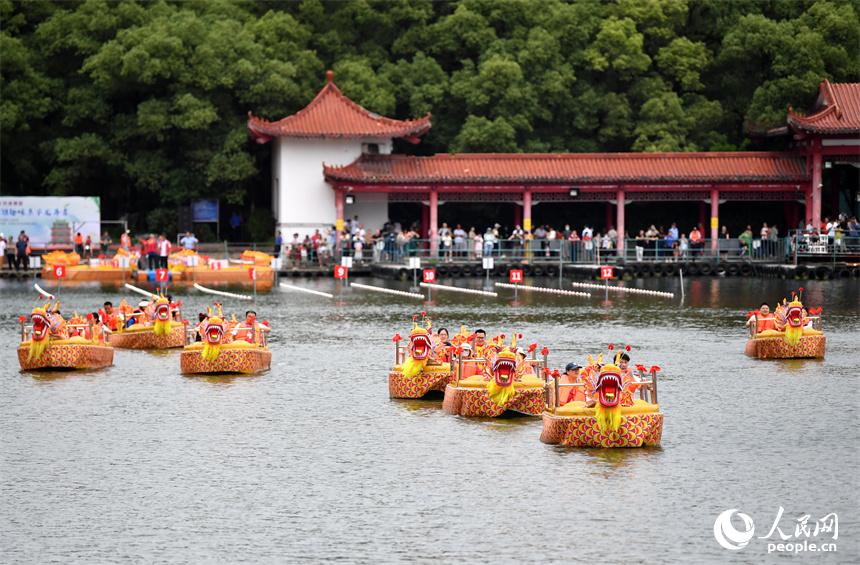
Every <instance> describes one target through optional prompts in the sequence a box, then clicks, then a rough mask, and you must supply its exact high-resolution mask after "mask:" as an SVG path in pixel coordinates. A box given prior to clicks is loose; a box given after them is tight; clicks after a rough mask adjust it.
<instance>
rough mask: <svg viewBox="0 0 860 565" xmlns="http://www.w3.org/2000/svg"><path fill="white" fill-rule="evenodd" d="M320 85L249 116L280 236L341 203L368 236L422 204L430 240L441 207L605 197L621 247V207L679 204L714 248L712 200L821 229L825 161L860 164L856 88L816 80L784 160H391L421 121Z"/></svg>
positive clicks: (598, 156) (744, 156)
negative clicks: (697, 215)
mask: <svg viewBox="0 0 860 565" xmlns="http://www.w3.org/2000/svg"><path fill="white" fill-rule="evenodd" d="M327 79H328V80H327V83H326V85H325V87H324V88H323V89H322V90H321V91H320V93H319V94H318V95H317V96H316V98H315V99H314V100H313V101H312V102H311V103H310V104H309V105H308V106H307V107H306V108H305V109H303V110H301V111H299V112H298V113H297V114H295V115H293V116H289V117H287V118H284V119H282V120H280V121H278V122H266V121H264V120H261V119H259V118H256V117H254V116H253V115H251V113H250V112H249V120H248V127H249V129H250V130H251V133H252V135H253V136H254V137H255V139H256V140H257V142H258V143H266V142H268V141H275V143H276V145H275V148H274V155H273V160H272V161H273V164H272V191H273V192H272V194H273V209H274V210H275V213H276V217H277V220H278V228H279V229H281V230H286V231H288V232H289V231H294V232H307V231H309V230H310V229H314V228H323V227H329V226H331V225H334V224H336V225H337V227H338V229H339V230H340V229H342V227H343V225H344V223H343V222H344V204H345V203H346V202H348V203H350V204H351V206H350V214H349V215H350V216H351V215H352V214H355V215H359V216H360V220H361V221H362V223H363V224H364V226H365V227H367V228H369V229H375V228H377V227H381V226H382V224H383V223H384V222H385V221H386V220H387V219H388V204H389V203H392V202H420V203H423V204H424V207H423V210H424V214H423V221H422V224H423V225H422V233H424V234H426V233H431V234H435V233H436V230H437V227H438V226H437V224H438V221H437V218H438V215H437V212H438V206H439V205H440V203H443V202H513V203H516V204H518V206H517V207H516V216H517V218H516V221H517V223H520V220H522V221H521V223H522V226H523V228H524V229H531V212H532V210H531V208H532V206H533V205H534V204H536V203H537V202H595V201H602V202H607V203H608V205H607V207H608V209H609V204H613V205H615V206H614V208H615V218H614V220H615V226H616V227H617V230H618V234H619V241H618V247H619V248H622V247H623V244H624V241H623V237H624V233H625V230H624V208H625V204H626V203H629V202H631V201H640V202H641V201H679V200H686V201H698V202H701V203H703V205H705V204H710V228H711V229H710V234H709V235H710V237H711V238H712V239H714V240H716V238H717V229H718V225H719V204H720V202H725V201H727V200H741V201H755V200H758V201H770V202H779V201H783V202H793V203H796V202H798V201H800V202H805V204H806V213H805V216H806V220H807V221H811V222H812V223H813V224H815V225H820V221H821V188H822V184H821V178H822V177H821V167H822V163H825V164H826V165H825V166H827V165H829V166H832V165H833V164H839V165H844V164H850V165H854V166H860V84H831V83H830V82H829V81H824V83H822V84H821V89H820V93H819V96H818V100H817V102H816V104H815V106H814V107H813V109H812V110H811V111H810V113H809V114H808V115H807V116H801V115H799V114H796V113H795V112H794V111H790V112H789V116H788V125H787V126H786V127H785V128H780V129H779V130H773V131H772V132H771V134H772V135H791V140H790V143H789V148H788V149H787V150H786V151H782V152H762V151H759V152H725V153H717V152H714V153H593V154H562V153H547V154H500V153H497V154H456V155H449V154H438V155H434V156H431V157H414V156H405V155H392V154H391V147H392V140H393V139H395V138H399V139H404V140H407V141H410V142H412V143H418V142H419V138H420V136H421V135H423V134H424V133H426V132H427V130H429V129H430V125H431V124H430V114H428V115H427V116H425V117H423V118H420V119H417V120H406V121H398V120H393V119H389V118H384V117H381V116H378V115H376V114H374V113H372V112H369V111H368V110H365V109H364V108H362V107H361V106H359V105H357V104H356V103H354V102H353V101H351V100H350V99H349V98H347V97H346V96H345V95H344V94H343V93H342V92H341V91H340V89H338V88H337V86H335V84H334V82H333V73H332V72H331V71H329V72H328V73H327ZM321 173H322V174H321ZM795 206H796V205H795ZM795 210H796V211H797V212H799V209H797V208H795ZM798 220H799V217H795V218H794V219H793V224H794V225H797V222H798ZM610 221H611V218H608V220H607V223H610ZM715 244H716V241H714V245H715Z"/></svg>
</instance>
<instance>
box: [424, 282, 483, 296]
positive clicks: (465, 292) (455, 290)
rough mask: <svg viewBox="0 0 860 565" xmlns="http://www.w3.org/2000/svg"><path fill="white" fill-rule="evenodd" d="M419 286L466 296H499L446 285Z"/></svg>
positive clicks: (425, 284) (426, 284)
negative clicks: (460, 293)
mask: <svg viewBox="0 0 860 565" xmlns="http://www.w3.org/2000/svg"><path fill="white" fill-rule="evenodd" d="M418 285H419V286H426V287H428V288H433V289H436V290H450V291H453V292H462V293H464V294H480V295H481V296H498V295H499V293H498V292H487V291H486V290H472V289H471V288H457V287H456V286H446V285H444V284H433V283H425V282H423V283H418Z"/></svg>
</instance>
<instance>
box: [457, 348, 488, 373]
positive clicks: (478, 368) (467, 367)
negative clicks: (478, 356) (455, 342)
mask: <svg viewBox="0 0 860 565" xmlns="http://www.w3.org/2000/svg"><path fill="white" fill-rule="evenodd" d="M460 347H461V348H462V349H463V353H462V355H461V358H462V359H463V374H462V375H460V379H468V378H469V377H473V376H475V375H479V374H481V373H482V372H483V364H482V363H466V362H465V361H466V360H467V359H471V358H472V346H471V345H469V344H468V343H464V344H463V345H461V346H460Z"/></svg>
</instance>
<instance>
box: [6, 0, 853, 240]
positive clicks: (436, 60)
mask: <svg viewBox="0 0 860 565" xmlns="http://www.w3.org/2000/svg"><path fill="white" fill-rule="evenodd" d="M858 13H860V3H858V2H857V1H856V0H853V1H820V0H819V1H803V0H759V1H755V2H752V1H750V2H740V1H737V2H730V1H725V0H618V1H613V2H598V1H577V2H562V1H558V0H522V1H519V0H518V1H506V0H493V1H487V0H460V1H456V2H433V1H429V0H411V1H370V0H358V1H353V2H320V1H315V0H306V1H303V2H257V1H251V0H243V1H216V0H199V1H193V0H192V1H176V2H167V1H159V2H143V1H140V2H134V1H129V2H105V1H98V0H87V1H80V2H68V1H39V0H28V1H13V0H2V1H0V28H2V34H0V66H2V83H0V102H2V105H0V136H2V139H0V143H2V145H0V149H2V170H0V174H2V176H0V181H2V193H3V194H55V195H92V194H101V195H102V197H103V200H102V202H103V205H102V206H103V210H104V215H105V216H112V217H116V216H118V215H120V214H122V213H125V212H127V211H128V208H129V205H130V204H131V203H133V205H134V208H135V209H137V210H142V211H144V212H145V213H146V214H145V217H141V218H140V222H139V223H140V224H141V226H140V227H142V228H146V229H168V227H169V226H173V225H175V222H176V206H177V205H186V204H189V203H190V202H191V201H192V200H193V199H196V198H199V197H207V196H208V197H211V196H213V195H218V196H219V197H220V198H221V199H222V201H224V202H226V203H228V204H231V205H236V206H239V207H240V208H244V209H245V210H246V211H247V210H249V208H250V207H253V204H254V203H256V204H257V205H258V206H264V205H265V204H266V203H267V202H268V200H269V190H268V186H269V175H270V171H269V159H270V151H269V149H268V147H266V148H261V147H259V146H257V145H255V144H253V143H252V142H251V141H250V135H249V132H248V129H247V126H246V121H247V114H248V111H249V110H251V111H253V112H254V114H255V115H257V116H260V117H264V118H266V119H270V120H277V119H281V118H283V117H285V116H288V115H291V114H293V113H295V112H296V111H298V110H300V109H301V108H303V107H304V106H305V105H307V104H308V103H309V102H310V100H312V99H313V97H314V96H315V95H316V93H317V92H318V91H319V90H320V88H321V87H322V86H323V84H324V81H325V71H326V69H333V70H334V72H335V82H336V83H337V85H338V86H339V87H340V88H341V89H342V90H343V92H344V93H345V94H346V95H347V96H349V97H350V98H352V99H353V100H355V101H356V102H358V103H359V104H361V105H362V106H364V107H365V108H367V109H369V110H372V111H374V112H377V113H379V114H381V115H384V116H389V117H392V118H397V119H407V118H415V117H420V116H423V115H425V114H426V113H427V112H432V114H433V127H432V129H431V130H430V132H429V133H428V134H426V135H425V136H424V137H423V140H422V143H421V144H420V145H418V146H409V147H404V148H402V152H406V151H411V152H416V153H417V154H433V153H437V152H590V151H600V152H604V151H713V150H721V151H724V150H736V149H743V148H745V147H746V146H747V145H748V144H749V138H750V136H751V133H754V132H756V131H762V130H763V129H764V128H768V127H773V126H779V125H784V124H785V117H786V112H787V110H788V108H789V107H790V106H793V107H794V108H795V109H805V108H808V107H809V106H810V105H811V104H812V102H813V101H814V98H815V96H816V94H817V92H818V85H819V83H820V82H821V81H822V80H823V79H830V80H831V81H834V82H857V81H858V70H860V17H859V16H858ZM399 150H400V148H399Z"/></svg>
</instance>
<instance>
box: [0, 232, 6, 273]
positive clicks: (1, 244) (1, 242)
mask: <svg viewBox="0 0 860 565" xmlns="http://www.w3.org/2000/svg"><path fill="white" fill-rule="evenodd" d="M5 258H6V236H5V235H4V234H2V233H0V268H2V267H3V261H4V260H5Z"/></svg>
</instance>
